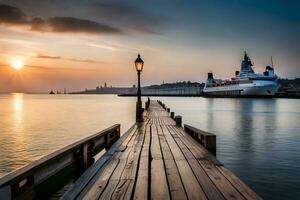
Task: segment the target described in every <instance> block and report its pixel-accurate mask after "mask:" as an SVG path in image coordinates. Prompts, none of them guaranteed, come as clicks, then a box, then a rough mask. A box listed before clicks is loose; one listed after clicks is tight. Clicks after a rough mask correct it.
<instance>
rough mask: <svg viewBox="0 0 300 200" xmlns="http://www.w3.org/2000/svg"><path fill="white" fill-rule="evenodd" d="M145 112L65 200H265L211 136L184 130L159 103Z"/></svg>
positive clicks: (178, 117) (77, 183) (151, 104)
mask: <svg viewBox="0 0 300 200" xmlns="http://www.w3.org/2000/svg"><path fill="white" fill-rule="evenodd" d="M146 107H147V108H148V109H147V110H145V112H144V122H142V123H137V124H135V125H134V126H133V127H132V128H130V129H129V130H128V131H127V132H126V133H125V134H124V135H123V136H122V137H121V138H120V139H119V140H117V141H116V142H115V143H114V144H113V145H112V146H111V147H110V148H109V149H108V151H107V152H106V153H105V154H104V155H103V156H102V157H101V158H100V159H99V160H98V161H97V162H96V163H95V164H93V165H92V166H90V167H89V168H88V169H87V170H86V171H85V173H84V174H83V175H82V176H81V177H80V178H79V179H78V180H77V181H76V182H75V183H74V184H73V186H72V187H71V188H70V189H69V191H67V192H66V193H65V194H64V196H63V197H62V199H105V200H106V199H142V200H144V199H261V198H260V197H259V196H258V195H257V194H256V193H254V192H253V191H252V190H251V189H250V188H249V187H248V186H247V185H245V184H244V183H243V182H242V181H241V180H240V179H239V178H237V177H236V176H235V175H234V174H233V173H231V172H230V171H229V170H228V169H226V168H225V167H224V166H223V165H222V164H221V163H220V162H219V161H218V160H217V159H216V157H215V156H214V155H213V154H214V153H215V152H214V151H215V144H216V137H215V136H214V135H213V134H209V133H205V132H203V131H201V130H199V129H195V128H193V127H191V126H187V125H185V129H183V128H182V127H181V123H182V122H181V117H180V116H174V113H173V112H170V109H169V108H166V106H165V105H164V104H163V103H161V102H156V101H151V102H149V103H148V105H146ZM171 116H172V117H171ZM205 147H206V148H207V149H206V148H205Z"/></svg>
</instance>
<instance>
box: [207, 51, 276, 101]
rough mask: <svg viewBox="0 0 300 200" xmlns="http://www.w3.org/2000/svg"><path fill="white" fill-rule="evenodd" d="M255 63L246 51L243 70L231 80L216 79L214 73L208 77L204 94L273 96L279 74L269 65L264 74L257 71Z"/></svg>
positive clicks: (237, 72)
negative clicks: (254, 66)
mask: <svg viewBox="0 0 300 200" xmlns="http://www.w3.org/2000/svg"><path fill="white" fill-rule="evenodd" d="M252 66H253V63H252V62H251V60H250V58H249V56H248V55H247V53H246V52H245V55H244V60H243V61H242V63H241V71H236V72H235V77H234V78H231V80H221V79H214V77H213V73H208V78H207V81H206V84H205V86H204V89H203V94H204V96H221V97H239V96H240V97H243V96H263V97H272V96H274V95H275V93H276V92H277V90H278V87H279V84H278V83H277V79H278V77H277V75H276V74H275V72H274V67H273V61H272V67H271V66H267V67H266V70H265V72H263V74H258V73H255V72H254V70H253V69H252Z"/></svg>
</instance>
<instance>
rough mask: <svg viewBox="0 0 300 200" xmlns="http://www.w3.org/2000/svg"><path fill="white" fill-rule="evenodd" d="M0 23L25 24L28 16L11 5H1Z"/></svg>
mask: <svg viewBox="0 0 300 200" xmlns="http://www.w3.org/2000/svg"><path fill="white" fill-rule="evenodd" d="M0 23H6V24H24V23H27V19H26V15H25V14H24V13H23V12H22V11H21V10H20V9H18V8H16V7H13V6H9V5H0Z"/></svg>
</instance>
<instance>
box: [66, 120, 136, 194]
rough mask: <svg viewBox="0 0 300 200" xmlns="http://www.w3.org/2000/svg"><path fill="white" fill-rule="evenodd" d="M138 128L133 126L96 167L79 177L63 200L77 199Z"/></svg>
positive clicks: (97, 162)
mask: <svg viewBox="0 0 300 200" xmlns="http://www.w3.org/2000/svg"><path fill="white" fill-rule="evenodd" d="M136 128H137V127H136V126H135V125H133V126H132V127H131V128H130V129H128V131H126V133H124V134H123V136H122V137H121V138H120V139H119V140H118V141H117V142H116V143H115V144H113V145H112V146H111V148H110V149H109V150H108V151H107V152H106V153H105V154H104V155H103V156H102V157H101V159H99V160H98V161H96V163H95V164H94V165H92V166H91V167H90V168H88V169H87V171H86V172H85V173H84V174H83V175H82V176H80V177H79V179H78V180H77V181H76V182H75V183H74V184H73V185H72V187H71V188H70V189H69V190H68V191H67V192H66V193H65V194H64V195H63V197H62V199H63V200H68V199H75V198H76V197H77V196H78V195H79V194H80V193H81V192H82V191H83V190H84V188H85V187H86V186H87V185H88V184H89V182H90V181H91V180H92V179H93V178H94V176H95V175H96V174H97V172H98V171H99V169H101V167H103V166H104V165H105V163H106V162H107V161H108V160H109V159H110V158H111V156H112V155H113V153H114V152H116V151H117V150H118V148H119V147H120V146H122V145H123V146H124V145H125V146H126V144H127V142H128V139H131V138H132V137H133V136H134V132H135V130H136Z"/></svg>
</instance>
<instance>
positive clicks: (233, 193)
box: [199, 159, 245, 199]
mask: <svg viewBox="0 0 300 200" xmlns="http://www.w3.org/2000/svg"><path fill="white" fill-rule="evenodd" d="M199 163H200V164H201V166H202V167H203V168H204V171H205V172H206V173H207V175H208V176H209V178H210V179H211V180H212V181H213V182H214V184H215V185H216V186H217V188H218V189H219V191H220V192H221V193H222V194H223V196H224V197H225V198H226V199H245V198H244V197H243V196H242V195H241V194H240V193H239V192H238V191H237V190H236V188H235V187H233V185H232V184H231V183H230V182H229V181H228V180H227V179H226V178H225V177H224V176H223V174H221V173H220V171H219V170H218V169H217V167H216V166H215V165H214V164H213V163H212V162H210V161H209V160H206V159H202V160H199Z"/></svg>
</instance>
